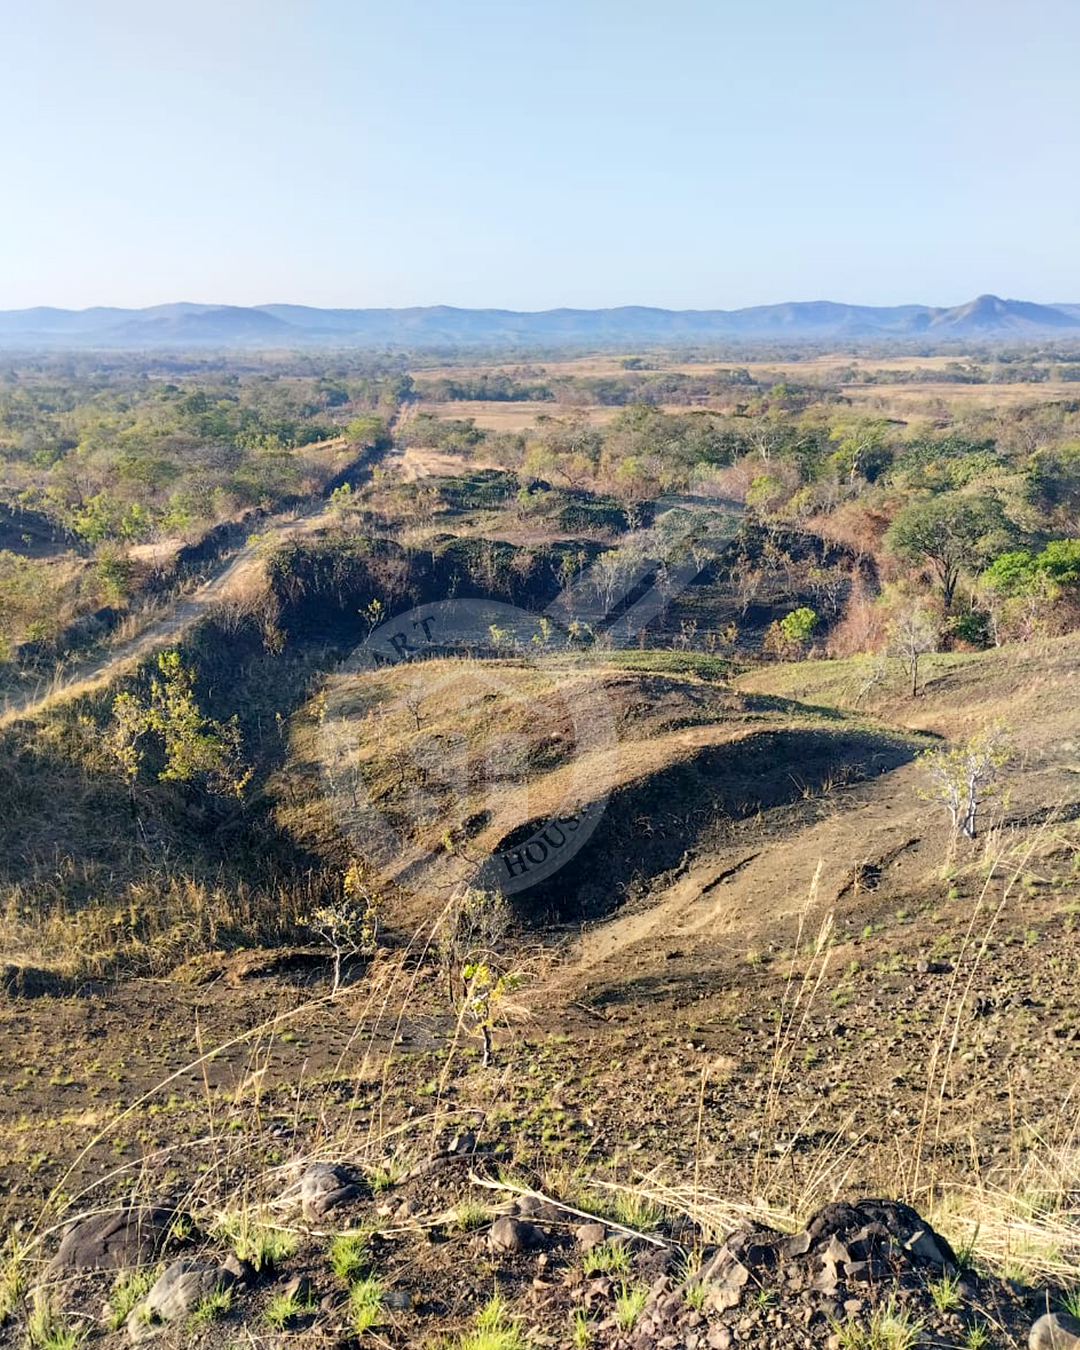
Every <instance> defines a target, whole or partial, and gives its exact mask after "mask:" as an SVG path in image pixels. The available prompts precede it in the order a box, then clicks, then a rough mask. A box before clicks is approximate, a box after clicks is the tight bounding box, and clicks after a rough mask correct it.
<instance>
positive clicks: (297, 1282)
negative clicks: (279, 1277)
mask: <svg viewBox="0 0 1080 1350" xmlns="http://www.w3.org/2000/svg"><path fill="white" fill-rule="evenodd" d="M281 1292H282V1294H283V1295H284V1296H285V1297H286V1298H291V1299H294V1300H295V1301H296V1302H297V1303H298V1304H299V1305H300V1307H302V1308H306V1307H307V1305H308V1304H309V1303H310V1302H311V1301H312V1296H313V1294H314V1287H313V1286H312V1283H311V1280H310V1279H309V1278H308V1277H307V1276H306V1275H294V1276H293V1277H292V1279H291V1280H290V1281H289V1282H288V1284H286V1285H285V1287H284V1288H283V1289H282V1291H281Z"/></svg>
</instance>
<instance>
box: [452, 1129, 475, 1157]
mask: <svg viewBox="0 0 1080 1350" xmlns="http://www.w3.org/2000/svg"><path fill="white" fill-rule="evenodd" d="M446 1151H447V1153H475V1152H476V1135H475V1134H474V1133H473V1132H472V1130H462V1131H461V1133H460V1134H455V1135H454V1137H453V1139H451V1140H450V1143H449V1144H448V1145H447V1149H446Z"/></svg>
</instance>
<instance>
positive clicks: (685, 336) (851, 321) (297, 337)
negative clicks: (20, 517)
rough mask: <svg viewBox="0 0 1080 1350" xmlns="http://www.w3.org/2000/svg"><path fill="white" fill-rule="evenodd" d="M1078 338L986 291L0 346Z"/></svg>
mask: <svg viewBox="0 0 1080 1350" xmlns="http://www.w3.org/2000/svg"><path fill="white" fill-rule="evenodd" d="M1047 337H1062V338H1068V337H1077V338H1080V304H1076V305H1073V304H1061V305H1036V304H1032V303H1030V302H1028V301H1025V300H1001V299H999V298H998V297H997V296H996V295H980V296H979V298H978V299H977V300H972V301H970V302H969V303H968V304H966V305H957V306H955V307H954V308H952V309H941V308H935V307H933V306H930V305H895V306H886V307H876V306H872V305H843V304H836V303H834V302H833V301H830V300H815V301H808V302H797V303H790V304H783V305H756V306H754V307H753V308H751V309H732V310H724V309H680V310H675V309H650V308H646V307H644V306H639V305H627V306H624V307H621V308H618V309H547V310H540V311H537V312H530V313H526V312H520V311H516V310H509V309H454V308H452V307H451V306H449V305H432V306H429V307H427V308H417V309H314V308H311V307H309V306H307V305H256V306H253V307H251V308H245V307H242V306H237V305H195V304H186V303H184V304H175V305H154V306H152V307H150V308H148V309H109V308H97V309H82V310H70V309H49V308H37V309H19V310H0V346H3V347H7V348H40V347H53V348H56V347H109V348H115V349H123V350H140V349H143V348H181V347H216V348H228V347H246V348H254V349H258V348H267V347H277V348H281V347H286V348H288V347H365V348H380V349H382V348H387V347H390V348H423V347H428V348H453V347H555V346H582V347H603V346H620V347H626V346H636V345H645V344H650V343H660V344H677V343H702V342H724V341H728V342H738V341H748V342H755V341H764V340H771V341H773V342H792V343H799V342H819V343H820V342H846V341H873V340H875V339H878V340H882V341H886V340H887V341H892V342H897V341H899V342H904V341H912V342H921V343H926V342H934V343H936V342H941V343H948V342H952V341H966V340H970V339H987V340H1007V339H1011V340H1013V341H1024V340H1027V339H1035V338H1047Z"/></svg>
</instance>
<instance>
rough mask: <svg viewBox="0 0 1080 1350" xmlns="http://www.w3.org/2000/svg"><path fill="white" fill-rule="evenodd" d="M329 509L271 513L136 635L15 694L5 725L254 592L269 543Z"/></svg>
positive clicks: (296, 534) (80, 690)
mask: <svg viewBox="0 0 1080 1350" xmlns="http://www.w3.org/2000/svg"><path fill="white" fill-rule="evenodd" d="M329 509H330V502H329V500H328V499H326V498H319V499H317V500H316V501H314V502H312V503H311V504H310V505H309V506H307V507H304V508H303V509H301V510H299V511H293V512H290V513H288V514H284V515H281V516H277V517H272V518H270V519H269V520H267V521H266V522H265V523H264V524H263V525H262V528H261V529H260V530H259V532H258V535H257V537H253V538H252V540H251V541H249V542H248V543H246V544H245V545H244V546H243V548H241V549H239V550H238V552H236V553H234V554H233V555H232V556H231V557H230V558H227V559H225V560H224V561H222V562H220V563H219V564H217V566H216V567H215V568H214V569H213V571H212V573H211V575H210V576H209V577H208V578H207V580H205V581H204V582H202V583H201V584H200V585H199V586H198V588H197V589H196V590H194V591H192V592H191V593H190V594H189V595H185V596H182V597H180V598H178V599H177V600H175V601H174V602H173V603H172V604H171V605H170V606H169V608H168V609H167V610H166V612H165V613H164V614H162V615H161V617H160V618H157V619H154V620H153V621H152V622H151V623H150V624H148V625H147V627H146V628H144V629H143V630H142V631H141V632H140V633H138V634H136V635H135V636H134V637H133V638H130V639H128V640H127V641H126V642H121V643H118V644H117V645H116V646H113V647H110V648H109V649H108V650H107V651H105V652H102V653H100V654H99V655H97V656H95V657H92V658H90V659H88V660H85V661H82V662H78V663H76V664H75V665H73V666H71V667H70V668H69V669H67V670H63V669H60V670H58V673H57V675H55V676H54V677H53V679H52V680H51V681H50V683H49V684H48V685H47V687H45V688H44V689H42V688H41V687H38V688H36V689H31V690H28V691H27V692H26V693H25V694H20V695H18V696H9V697H8V698H7V699H6V700H5V702H4V706H3V709H2V710H0V726H4V725H5V724H6V723H8V722H11V721H14V720H15V719H16V718H19V717H28V716H32V715H33V714H35V713H38V712H41V711H42V710H43V709H45V708H48V707H51V706H52V705H53V704H55V703H58V702H61V701H62V700H64V699H68V698H74V697H77V696H81V695H83V694H89V693H93V692H94V690H96V689H101V688H103V687H104V686H105V685H107V684H109V683H111V682H112V681H113V680H114V679H116V677H117V676H118V675H121V674H123V673H124V672H126V671H128V670H130V669H131V668H132V667H134V666H136V665H138V664H139V662H140V661H142V660H144V659H145V658H146V657H147V656H149V655H150V654H151V653H152V652H154V651H157V650H158V649H159V648H161V647H166V646H168V645H169V644H170V643H173V642H176V641H178V640H179V639H180V638H181V637H183V635H184V634H185V633H186V632H187V631H188V630H189V629H190V628H191V627H192V626H193V625H194V624H196V623H198V622H199V620H200V619H203V618H205V617H206V615H207V614H208V613H209V612H210V611H211V610H212V609H213V608H214V607H215V606H217V605H221V604H223V603H226V602H228V601H230V600H242V599H244V598H245V597H246V596H249V595H250V594H251V593H252V589H253V587H254V586H255V585H257V583H258V581H259V577H260V574H261V571H262V566H263V559H264V557H265V555H266V552H267V551H268V549H270V548H273V547H274V546H276V545H278V544H281V543H283V542H285V540H288V539H297V538H300V537H302V536H304V535H305V534H310V533H311V532H312V531H314V530H315V529H317V528H318V527H319V526H321V525H322V524H324V523H325V518H326V514H327V512H328V511H329Z"/></svg>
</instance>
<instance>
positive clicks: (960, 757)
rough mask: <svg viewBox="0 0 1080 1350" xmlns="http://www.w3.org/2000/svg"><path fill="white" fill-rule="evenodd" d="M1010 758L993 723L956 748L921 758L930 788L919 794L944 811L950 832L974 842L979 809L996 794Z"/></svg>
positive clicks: (1000, 729)
mask: <svg viewBox="0 0 1080 1350" xmlns="http://www.w3.org/2000/svg"><path fill="white" fill-rule="evenodd" d="M1011 758H1012V752H1011V750H1010V748H1009V744H1008V738H1007V735H1006V732H1005V728H1004V727H1003V726H1002V725H1001V723H1000V722H996V723H994V725H993V726H990V727H987V728H986V729H985V730H983V731H979V732H976V734H975V735H974V736H970V737H969V738H968V739H967V740H966V741H964V742H963V743H962V744H960V745H954V746H950V747H949V748H947V749H943V750H928V751H927V752H926V753H925V754H924V755H922V756H921V760H922V763H923V766H924V767H925V769H926V771H927V773H928V774H929V776H930V787H929V788H928V789H925V790H923V791H921V792H920V793H919V795H920V796H921V797H922V798H923V799H924V800H925V801H933V802H940V803H941V804H942V805H943V806H945V807H946V808H947V809H948V812H949V816H950V817H951V819H952V824H953V830H954V831H955V832H956V833H963V834H965V835H967V837H968V838H969V839H974V838H975V832H976V820H977V817H978V814H979V810H980V808H981V807H983V806H984V805H985V804H986V802H987V801H988V800H990V799H991V798H992V797H995V796H998V795H1000V793H1001V782H1000V779H1001V771H1002V769H1003V768H1004V767H1005V765H1006V764H1008V762H1009V760H1010V759H1011Z"/></svg>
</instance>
